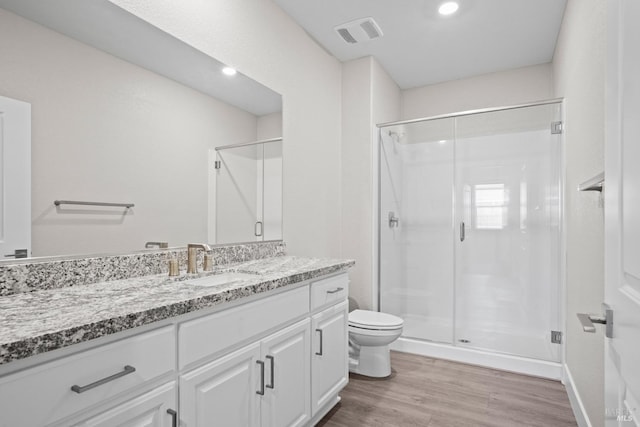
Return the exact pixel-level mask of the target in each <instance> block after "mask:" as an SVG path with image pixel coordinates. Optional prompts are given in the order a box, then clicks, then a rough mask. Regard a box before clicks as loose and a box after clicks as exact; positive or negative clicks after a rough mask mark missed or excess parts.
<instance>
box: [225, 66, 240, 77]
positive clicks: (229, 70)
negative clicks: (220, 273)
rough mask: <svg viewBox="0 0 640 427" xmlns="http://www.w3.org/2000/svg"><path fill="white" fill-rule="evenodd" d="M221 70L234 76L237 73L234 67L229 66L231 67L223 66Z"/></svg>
mask: <svg viewBox="0 0 640 427" xmlns="http://www.w3.org/2000/svg"><path fill="white" fill-rule="evenodd" d="M222 72H223V73H224V74H226V75H227V76H235V75H236V73H237V71H236V69H235V68H231V67H224V68H223V69H222Z"/></svg>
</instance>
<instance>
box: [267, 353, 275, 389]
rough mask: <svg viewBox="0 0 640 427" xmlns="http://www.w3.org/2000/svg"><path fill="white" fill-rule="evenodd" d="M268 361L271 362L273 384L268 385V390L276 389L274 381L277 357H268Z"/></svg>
mask: <svg viewBox="0 0 640 427" xmlns="http://www.w3.org/2000/svg"><path fill="white" fill-rule="evenodd" d="M267 359H269V360H270V361H271V384H267V388H274V386H275V382H274V380H273V378H274V377H275V373H274V372H275V366H274V365H275V360H276V359H275V357H273V356H267Z"/></svg>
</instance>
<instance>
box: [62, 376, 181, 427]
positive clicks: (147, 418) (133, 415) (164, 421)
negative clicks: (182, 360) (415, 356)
mask: <svg viewBox="0 0 640 427" xmlns="http://www.w3.org/2000/svg"><path fill="white" fill-rule="evenodd" d="M176 392H177V391H176V385H175V382H173V381H172V382H170V383H168V384H165V385H163V386H160V387H158V388H156V389H154V390H152V391H150V392H148V393H145V394H143V395H141V396H139V397H136V398H134V399H132V400H129V401H128V402H126V403H123V404H122V405H118V406H116V407H115V408H112V409H109V410H107V411H105V412H103V413H101V414H98V415H96V416H93V417H91V418H89V419H87V420H84V421H81V422H79V423H76V424H74V426H78V427H79V426H82V427H112V426H121V427H176V426H177V425H178V423H177V418H176V422H175V424H174V422H173V420H174V417H177V415H173V414H175V412H174V411H175V410H176V409H177V408H176Z"/></svg>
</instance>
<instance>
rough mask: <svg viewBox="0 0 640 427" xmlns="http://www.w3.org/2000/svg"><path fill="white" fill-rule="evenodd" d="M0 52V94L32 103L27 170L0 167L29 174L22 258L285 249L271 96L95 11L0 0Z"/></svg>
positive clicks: (94, 1) (98, 1)
mask: <svg viewBox="0 0 640 427" xmlns="http://www.w3.org/2000/svg"><path fill="white" fill-rule="evenodd" d="M0 55H2V58H3V60H2V61H1V62H0V97H3V98H6V99H9V100H10V101H11V100H15V101H16V102H22V103H27V104H28V105H30V106H31V116H30V128H27V129H26V132H27V133H29V131H30V134H31V155H30V157H31V159H30V161H29V158H28V157H26V158H25V156H23V158H16V159H6V158H5V159H3V160H4V164H7V162H12V163H14V164H18V165H20V166H21V169H22V170H24V169H26V170H28V169H29V168H30V170H31V174H30V176H31V200H30V203H31V207H30V213H27V215H30V217H31V229H30V230H27V231H28V232H30V233H31V246H30V247H28V246H27V245H29V242H28V241H27V242H25V243H24V246H27V247H28V249H29V252H30V253H31V255H32V256H50V255H68V254H83V253H109V252H131V251H136V250H141V249H144V248H145V244H147V243H149V242H157V243H165V242H166V243H168V246H170V247H175V246H184V245H185V244H186V243H189V242H203V241H207V242H209V243H232V242H241V241H255V240H274V239H281V238H282V234H281V232H282V223H281V221H282V219H281V218H282V203H281V201H282V194H281V191H282V173H281V171H282V139H281V136H282V113H281V111H282V99H281V96H280V95H279V94H277V93H276V92H274V91H272V90H270V89H269V88H266V87H264V86H263V85H261V84H259V83H257V82H255V81H253V80H251V79H249V78H248V77H246V76H243V75H242V74H240V73H237V74H236V75H233V76H229V75H226V74H223V73H222V69H223V68H224V67H225V65H224V64H222V63H220V62H218V61H217V60H215V59H213V58H211V57H209V56H207V55H205V54H203V53H202V52H200V51H198V50H196V49H194V48H193V47H191V46H188V45H186V44H184V43H183V42H181V41H179V40H177V39H175V38H173V37H172V36H170V35H169V34H167V33H164V32H162V31H161V30H159V29H158V28H156V27H153V26H152V25H150V24H148V23H147V22H145V21H143V20H141V19H138V18H137V17H135V16H133V15H131V14H129V13H128V12H126V11H124V10H122V9H120V8H119V7H117V6H115V5H114V4H112V3H110V2H108V1H106V0H91V1H78V0H52V1H48V2H41V1H38V0H0ZM0 111H1V112H2V113H4V112H5V109H4V106H3V104H2V103H0ZM7 119H9V120H11V117H10V116H9V115H6V114H4V115H3V120H4V126H3V134H2V136H3V141H4V143H7V142H8V137H7V135H8V134H7V133H6V129H7V128H10V127H11V126H14V125H13V124H11V125H10V126H9V125H7ZM12 123H13V122H12ZM271 139H278V141H271V142H268V143H263V144H255V143H254V144H251V145H243V146H242V147H237V148H225V149H221V150H218V151H216V150H215V148H216V147H223V146H229V145H235V144H244V143H247V142H256V141H263V140H271ZM216 160H218V161H219V162H220V163H221V164H224V165H225V166H224V167H225V168H226V169H218V170H216V169H215V164H216V163H215V162H216ZM231 167H233V168H231ZM244 168H246V170H245V169H244ZM2 169H3V170H2V177H1V179H2V180H3V181H4V182H5V186H6V185H8V184H9V183H10V181H11V176H9V175H10V171H9V170H8V168H6V167H3V168H2ZM223 172H225V173H227V172H228V173H229V175H226V176H222V177H221V176H220V174H222V173H223ZM249 188H251V190H249ZM233 191H236V194H235V195H234V194H233ZM55 200H66V201H80V202H104V203H106V205H101V206H93V205H82V204H81V205H70V204H61V205H59V206H56V205H55V204H54V201H55ZM111 203H115V204H133V207H129V208H127V207H121V206H111V205H109V204H111ZM227 207H228V209H227ZM2 209H3V213H2V215H3V218H8V217H10V216H11V213H10V212H9V210H10V209H11V206H7V203H5V205H4V206H2ZM239 209H244V211H243V214H242V215H239V214H238V212H239ZM250 214H252V215H253V216H252V217H251V221H249V218H250ZM245 222H247V223H248V224H249V225H250V226H249V227H248V230H249V231H245V228H244V223H245ZM259 223H260V224H259ZM27 228H28V226H27ZM237 230H242V231H237ZM256 234H257V235H256ZM5 243H6V242H5ZM12 245H13V246H16V244H15V243H12ZM13 246H11V247H9V246H6V244H5V246H3V247H2V248H1V250H2V251H3V252H1V253H0V255H4V254H7V255H10V254H13V251H14V250H15V249H20V248H22V247H23V245H22V244H18V246H16V247H13ZM152 246H155V245H152Z"/></svg>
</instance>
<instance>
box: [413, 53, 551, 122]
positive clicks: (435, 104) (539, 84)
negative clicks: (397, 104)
mask: <svg viewBox="0 0 640 427" xmlns="http://www.w3.org/2000/svg"><path fill="white" fill-rule="evenodd" d="M552 72H553V70H552V68H551V64H542V65H534V66H531V67H524V68H517V69H515V70H507V71H500V72H497V73H491V74H484V75H481V76H477V77H470V78H468V79H461V80H453V81H450V82H444V83H439V84H435V85H429V86H423V87H419V88H414V89H407V90H404V91H403V92H402V118H403V119H416V118H421V117H430V116H436V115H440V114H448V113H455V112H458V111H467V110H475V109H479V108H490V107H501V106H506V105H514V104H522V103H525V102H531V101H540V100H544V99H550V98H553V97H554V94H553V75H552Z"/></svg>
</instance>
